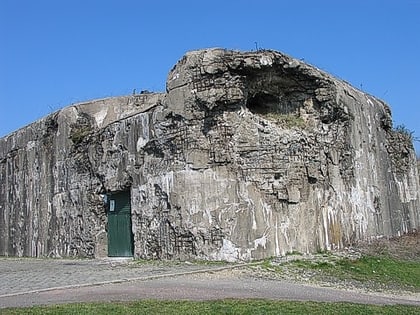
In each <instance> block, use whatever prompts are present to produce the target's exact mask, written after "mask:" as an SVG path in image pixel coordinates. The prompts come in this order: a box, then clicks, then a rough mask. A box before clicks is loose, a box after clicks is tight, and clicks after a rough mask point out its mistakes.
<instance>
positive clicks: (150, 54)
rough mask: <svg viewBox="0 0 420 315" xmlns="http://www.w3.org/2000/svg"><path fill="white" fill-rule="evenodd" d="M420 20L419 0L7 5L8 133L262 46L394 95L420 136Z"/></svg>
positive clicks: (3, 70)
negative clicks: (195, 58) (195, 64)
mask: <svg viewBox="0 0 420 315" xmlns="http://www.w3.org/2000/svg"><path fill="white" fill-rule="evenodd" d="M419 17H420V0H394V1H391V0H351V1H350V0H347V1H345V0H343V1H338V0H319V1H316V0H294V1H291V0H289V1H281V0H277V1H275V0H272V1H270V0H258V1H247V0H243V1H239V0H222V1H220V0H212V1H199V0H195V1H193V0H191V1H183V0H178V1H169V0H168V1H159V0H153V1H140V0H139V1H129V0H114V1H109V0H108V1H107V0H83V1H82V0H71V1H70V0H69V1H57V0H36V1H34V0H0V110H1V114H0V137H1V136H4V135H6V134H8V133H10V132H12V131H14V130H16V129H18V128H20V127H23V126H25V125H27V124H29V123H31V122H32V121H34V120H36V119H39V118H41V117H43V116H45V115H47V114H49V113H50V112H52V111H55V110H57V109H59V108H62V107H64V106H67V105H71V104H72V103H75V102H80V101H85V100H89V99H95V98H102V97H108V96H116V95H126V94H131V93H132V91H133V89H136V90H137V91H140V90H144V89H147V90H152V91H163V90H164V89H165V81H166V76H167V73H168V71H169V70H170V69H171V68H172V66H173V65H174V64H175V63H176V62H177V60H178V59H179V58H181V57H182V55H183V54H184V53H185V52H186V51H188V50H193V49H199V48H206V47H215V46H217V47H223V48H229V49H238V50H252V49H254V48H255V42H257V43H258V46H259V47H261V48H266V49H275V50H279V51H282V52H285V53H287V54H289V55H291V56H293V57H296V58H304V59H305V61H306V62H308V63H311V64H313V65H315V66H317V67H319V68H321V69H323V70H325V71H327V72H330V73H332V74H333V75H335V76H337V77H339V78H342V79H344V80H346V81H348V82H350V83H351V84H353V85H354V86H356V87H358V88H362V89H363V90H364V91H366V92H368V93H370V94H372V95H375V96H377V97H379V98H381V99H383V100H385V101H386V102H387V103H388V104H389V105H390V106H391V108H392V112H393V118H394V122H395V124H404V125H405V126H406V127H407V128H408V129H410V130H411V131H414V132H415V136H416V137H420V122H419V121H420V97H419V94H417V93H419V92H420V18H419ZM415 145H416V149H417V152H420V142H416V143H415Z"/></svg>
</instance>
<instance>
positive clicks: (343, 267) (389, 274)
mask: <svg viewBox="0 0 420 315" xmlns="http://www.w3.org/2000/svg"><path fill="white" fill-rule="evenodd" d="M266 265H267V263H262V266H266ZM288 266H289V267H290V266H292V267H296V268H302V269H311V270H315V271H319V272H321V273H322V274H324V275H330V276H335V277H337V278H340V279H353V280H357V281H360V282H363V281H372V282H376V283H378V284H388V285H392V286H394V287H396V286H398V287H401V288H406V289H414V290H415V291H418V290H419V289H420V262H418V261H408V260H398V259H395V258H391V257H387V256H364V257H361V258H360V259H357V260H350V259H335V260H332V259H326V260H320V261H311V260H297V261H293V262H290V263H288ZM278 271H279V272H281V266H279V267H278Z"/></svg>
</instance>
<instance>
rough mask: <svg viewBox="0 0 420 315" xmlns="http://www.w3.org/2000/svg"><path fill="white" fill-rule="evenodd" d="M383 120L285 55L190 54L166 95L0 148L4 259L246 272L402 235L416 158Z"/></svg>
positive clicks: (3, 142) (135, 100) (48, 126)
mask: <svg viewBox="0 0 420 315" xmlns="http://www.w3.org/2000/svg"><path fill="white" fill-rule="evenodd" d="M384 121H385V122H390V121H391V115H390V111H389V108H388V107H387V105H386V104H384V103H383V102H382V101H380V100H378V99H376V98H374V97H372V96H370V95H366V94H365V93H363V92H362V91H359V90H357V89H355V88H353V87H351V86H349V85H348V84H347V83H345V82H343V81H340V80H337V79H335V78H333V77H331V76H330V75H328V74H326V73H324V72H322V71H320V70H318V69H316V68H314V67H312V66H309V65H307V64H304V63H303V62H301V61H298V60H295V59H293V58H290V57H288V56H286V55H284V54H281V53H278V52H274V51H258V52H245V53H242V52H235V51H228V50H223V49H209V50H200V51H194V52H189V53H187V55H186V56H185V57H184V58H183V59H182V60H181V61H180V62H179V63H178V64H177V65H176V66H175V67H174V68H173V69H172V70H171V72H170V74H169V76H168V80H167V91H166V93H147V94H139V95H130V96H124V97H115V98H108V99H103V100H95V101H92V102H86V103H81V104H76V105H73V106H69V107H67V108H64V109H62V110H60V111H58V112H56V113H53V114H51V115H49V116H47V117H45V118H43V119H41V120H39V121H36V122H34V123H33V124H31V125H29V126H27V127H25V128H22V129H20V130H18V131H16V132H14V133H12V134H11V135H9V136H6V137H4V138H1V139H0V255H5V256H36V257H42V256H53V257H65V256H70V257H71V256H77V257H94V256H100V255H102V254H103V255H108V254H110V255H111V256H114V255H115V256H121V255H127V256H134V257H137V258H145V259H206V260H228V261H249V260H253V259H262V258H265V257H269V256H277V255H284V254H285V253H287V252H292V251H298V252H302V253H306V252H315V251H318V250H331V249H337V248H342V247H344V246H348V245H351V244H354V243H355V242H357V241H358V240H366V239H369V238H372V237H377V236H378V235H384V236H392V235H398V234H402V233H407V232H410V231H412V230H413V229H418V227H419V222H420V213H419V210H418V209H420V204H419V195H418V191H419V183H418V173H417V168H416V161H415V155H414V150H413V147H412V144H411V142H410V141H409V139H406V138H404V137H401V136H400V134H399V133H398V132H396V131H395V130H393V129H392V128H391V127H390V126H389V124H388V123H387V124H385V125H384ZM400 152H404V154H403V155H401V154H399V153H400ZM402 166H403V167H402ZM384 183H386V184H384ZM110 192H112V193H110ZM105 193H110V196H109V198H111V199H110V200H114V205H113V209H114V211H111V204H110V203H109V204H108V207H109V209H107V208H106V207H105V206H104V202H103V198H102V196H101V195H103V194H105ZM112 198H114V199H112ZM124 200H125V201H124ZM127 200H130V201H127ZM379 201H380V202H379ZM120 205H122V206H121V209H122V210H121V211H122V213H121V215H122V214H124V215H127V216H129V217H130V220H131V221H130V220H126V221H124V222H123V223H122V224H121V225H122V226H125V227H126V228H124V231H125V232H127V231H128V233H125V239H126V240H128V241H127V242H125V243H123V244H125V245H124V246H122V248H123V249H122V250H121V252H120V247H119V246H114V245H113V242H114V239H113V236H112V235H113V230H112V229H111V232H109V227H110V226H109V224H111V227H112V226H113V224H114V223H112V221H113V220H114V219H115V222H117V223H115V225H118V222H119V220H120V219H122V216H121V218H120V217H119V216H118V215H117V214H118V213H119V211H116V210H119V209H120ZM128 207H129V208H130V209H129V210H128ZM124 211H125V212H124ZM111 212H112V213H111ZM114 215H115V217H114ZM126 219H127V218H126ZM107 224H108V227H107ZM130 224H131V227H130V226H129V225H130ZM106 229H108V231H106ZM114 249H115V251H114Z"/></svg>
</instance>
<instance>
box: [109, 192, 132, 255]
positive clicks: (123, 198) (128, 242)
mask: <svg viewBox="0 0 420 315" xmlns="http://www.w3.org/2000/svg"><path fill="white" fill-rule="evenodd" d="M107 203H108V256H109V257H133V253H134V244H133V243H134V241H133V232H132V230H131V198H130V191H120V192H115V193H111V194H109V195H108V202H107Z"/></svg>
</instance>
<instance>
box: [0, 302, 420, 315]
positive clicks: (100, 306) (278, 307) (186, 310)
mask: <svg viewBox="0 0 420 315" xmlns="http://www.w3.org/2000/svg"><path fill="white" fill-rule="evenodd" d="M419 312H420V307H418V306H406V305H387V306H378V305H363V304H352V303H315V302H289V301H271V300H254V299H252V300H238V299H229V300H218V301H200V302H194V301H159V300H142V301H137V302H123V303H78V304H64V305H55V306H39V307H30V308H9V309H2V310H0V313H1V314H4V315H16V314H28V315H31V314H33V315H41V314H42V315H45V314H47V315H48V314H54V315H57V314H58V315H60V314H63V315H64V314H77V315H79V314H87V315H88V314H95V315H101V314H114V315H118V314H190V315H194V314H405V315H409V314H419Z"/></svg>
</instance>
